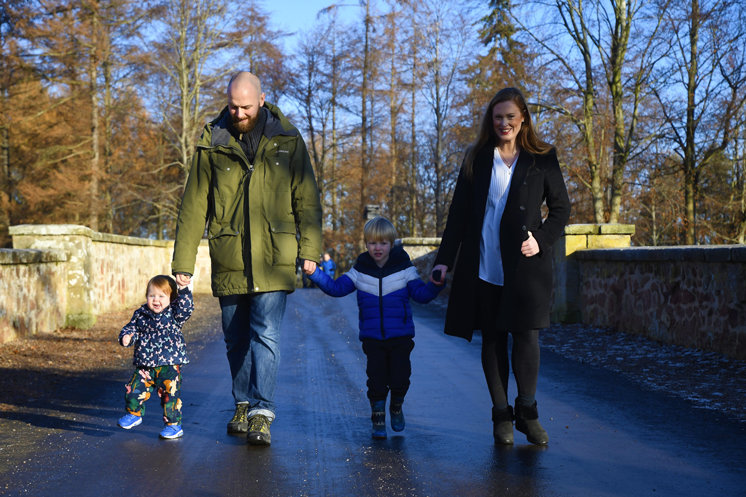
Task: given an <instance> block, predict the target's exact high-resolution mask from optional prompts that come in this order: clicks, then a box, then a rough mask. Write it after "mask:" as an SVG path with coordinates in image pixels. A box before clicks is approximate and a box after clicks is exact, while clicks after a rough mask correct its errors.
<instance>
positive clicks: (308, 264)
mask: <svg viewBox="0 0 746 497" xmlns="http://www.w3.org/2000/svg"><path fill="white" fill-rule="evenodd" d="M303 272H304V273H306V274H307V275H309V276H310V275H312V274H313V273H315V272H316V263H315V262H313V261H309V260H308V259H303Z"/></svg>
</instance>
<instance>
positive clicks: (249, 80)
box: [228, 71, 262, 95]
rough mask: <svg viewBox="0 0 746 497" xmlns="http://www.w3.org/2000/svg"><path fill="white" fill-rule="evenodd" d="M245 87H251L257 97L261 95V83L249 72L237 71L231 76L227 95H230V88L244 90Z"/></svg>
mask: <svg viewBox="0 0 746 497" xmlns="http://www.w3.org/2000/svg"><path fill="white" fill-rule="evenodd" d="M247 85H251V86H253V87H254V90H256V93H257V95H261V93H262V82H261V81H260V80H259V78H258V77H256V75H254V74H252V73H250V72H249V71H239V72H237V73H235V74H234V75H233V76H231V80H230V81H229V82H228V94H229V95H230V93H231V88H235V89H236V90H238V89H239V88H245V87H246V86H247Z"/></svg>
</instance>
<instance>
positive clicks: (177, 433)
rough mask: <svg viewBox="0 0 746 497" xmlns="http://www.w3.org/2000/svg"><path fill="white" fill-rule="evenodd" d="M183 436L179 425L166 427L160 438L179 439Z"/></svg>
mask: <svg viewBox="0 0 746 497" xmlns="http://www.w3.org/2000/svg"><path fill="white" fill-rule="evenodd" d="M182 435H184V430H182V429H181V425H166V426H165V427H164V428H163V429H162V430H161V433H160V435H158V436H159V437H161V438H169V439H171V438H179V437H181V436H182Z"/></svg>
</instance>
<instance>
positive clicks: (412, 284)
mask: <svg viewBox="0 0 746 497" xmlns="http://www.w3.org/2000/svg"><path fill="white" fill-rule="evenodd" d="M364 238H365V245H366V247H367V248H368V251H367V252H363V253H362V254H360V255H359V256H358V258H357V262H355V266H354V267H353V268H352V269H351V270H350V271H349V272H347V273H345V274H343V275H342V276H340V277H339V278H337V279H336V280H334V279H332V278H331V277H329V275H328V274H326V273H325V272H323V271H320V270H319V269H318V268H317V269H316V271H314V272H313V273H312V274H310V278H311V280H312V281H313V282H314V283H316V285H317V286H318V287H319V288H320V289H321V290H322V291H323V292H324V293H326V294H328V295H331V296H333V297H342V296H345V295H348V294H350V293H352V292H353V291H355V290H357V304H358V307H359V310H360V312H359V316H360V336H359V338H360V341H362V343H363V352H364V353H365V355H366V357H367V359H368V364H367V368H366V373H367V375H368V383H367V384H368V399H369V400H370V405H371V410H372V415H371V420H372V422H373V433H372V435H373V438H377V439H384V438H386V413H385V408H386V398H387V396H388V394H389V392H391V402H390V403H389V413H390V414H391V428H392V429H393V430H394V431H402V430H403V429H404V413H403V412H402V404H403V403H404V396H405V395H406V393H407V390H408V389H409V383H410V382H409V377H410V375H411V373H412V367H411V363H410V359H409V355H410V353H411V352H412V349H413V348H414V340H413V337H414V322H413V321H412V309H411V306H410V304H409V299H410V298H412V299H414V300H415V301H417V302H421V303H426V302H430V301H431V300H433V299H434V298H435V297H436V296H437V295H438V292H439V291H440V288H438V287H437V286H435V285H434V284H433V283H431V282H428V283H424V282H423V281H422V280H421V279H420V276H419V274H418V273H417V269H415V267H414V266H413V265H412V261H411V260H410V259H409V255H407V253H406V252H405V251H404V249H403V248H402V247H401V246H394V240H395V239H396V229H395V228H394V225H393V224H391V222H390V221H388V220H387V219H385V218H383V217H376V218H374V219H371V220H370V221H368V222H367V223H366V224H365V228H364Z"/></svg>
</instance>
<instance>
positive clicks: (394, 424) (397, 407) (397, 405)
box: [389, 397, 404, 431]
mask: <svg viewBox="0 0 746 497" xmlns="http://www.w3.org/2000/svg"><path fill="white" fill-rule="evenodd" d="M403 403H404V398H403V397H391V403H390V404H389V414H391V429H392V430H394V431H402V430H404V412H403V411H402V408H401V406H402V404H403Z"/></svg>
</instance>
